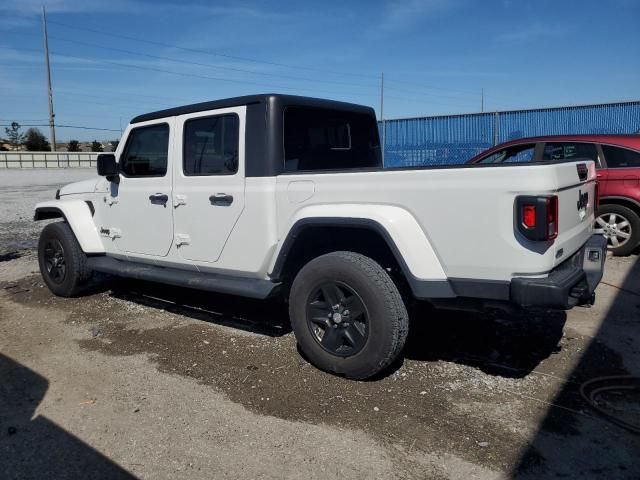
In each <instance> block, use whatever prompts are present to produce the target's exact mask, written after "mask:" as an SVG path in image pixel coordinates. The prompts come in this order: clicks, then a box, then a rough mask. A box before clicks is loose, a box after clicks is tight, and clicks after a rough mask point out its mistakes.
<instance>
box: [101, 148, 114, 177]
mask: <svg viewBox="0 0 640 480" xmlns="http://www.w3.org/2000/svg"><path fill="white" fill-rule="evenodd" d="M98 175H100V176H101V177H107V178H108V177H115V176H116V175H118V164H117V163H116V156H115V155H114V154H113V153H101V154H100V155H98Z"/></svg>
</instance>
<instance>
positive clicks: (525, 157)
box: [478, 143, 536, 163]
mask: <svg viewBox="0 0 640 480" xmlns="http://www.w3.org/2000/svg"><path fill="white" fill-rule="evenodd" d="M535 150H536V144H535V143H524V144H522V145H512V146H510V147H506V148H503V149H502V150H498V151H497V152H493V153H492V154H491V155H488V156H486V157H484V158H483V159H482V160H480V161H479V162H478V163H524V162H533V161H534V158H535Z"/></svg>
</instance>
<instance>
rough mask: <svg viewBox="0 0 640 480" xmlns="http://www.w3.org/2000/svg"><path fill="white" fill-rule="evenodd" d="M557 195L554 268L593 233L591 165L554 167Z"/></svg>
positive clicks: (588, 162)
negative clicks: (556, 233)
mask: <svg viewBox="0 0 640 480" xmlns="http://www.w3.org/2000/svg"><path fill="white" fill-rule="evenodd" d="M554 171H555V177H556V194H557V195H558V237H557V238H556V241H555V242H554V244H553V247H554V248H555V261H554V265H558V264H559V263H562V261H563V260H565V259H567V258H568V257H570V256H571V255H573V254H574V253H575V252H576V251H578V249H579V248H580V247H582V245H584V244H585V242H586V241H587V240H588V239H589V237H590V236H591V234H592V231H593V221H594V212H595V205H596V197H595V195H596V170H595V164H594V163H593V162H592V161H585V162H574V163H559V164H557V165H554Z"/></svg>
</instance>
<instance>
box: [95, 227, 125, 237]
mask: <svg viewBox="0 0 640 480" xmlns="http://www.w3.org/2000/svg"><path fill="white" fill-rule="evenodd" d="M100 235H102V236H103V237H109V238H112V239H115V238H120V237H122V232H121V231H120V229H119V228H105V227H100Z"/></svg>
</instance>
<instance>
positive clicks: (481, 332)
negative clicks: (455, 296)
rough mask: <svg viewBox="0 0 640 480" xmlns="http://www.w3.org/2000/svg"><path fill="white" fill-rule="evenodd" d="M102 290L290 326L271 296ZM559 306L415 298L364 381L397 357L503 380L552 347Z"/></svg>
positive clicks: (258, 324)
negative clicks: (397, 341)
mask: <svg viewBox="0 0 640 480" xmlns="http://www.w3.org/2000/svg"><path fill="white" fill-rule="evenodd" d="M108 288H109V290H110V295H112V296H114V297H116V298H119V299H122V300H127V301H130V302H134V303H137V304H140V305H144V306H147V307H151V308H158V309H162V310H166V311H169V312H172V313H176V314H179V315H184V316H187V317H190V318H194V319H197V320H201V321H205V322H210V323H214V324H217V325H224V326H228V327H232V328H238V329H241V330H245V331H250V332H252V333H257V334H260V335H267V336H272V337H278V336H281V335H285V334H288V333H290V332H291V325H290V323H289V316H288V311H287V306H286V304H285V303H284V302H282V301H279V300H268V301H263V300H252V299H247V298H242V297H235V296H231V295H222V294H215V293H211V292H203V291H199V290H193V289H189V288H181V287H175V286H171V285H163V284H157V283H153V282H144V281H138V280H131V279H114V280H112V281H111V283H110V284H109V287H108ZM565 319H566V315H565V314H564V312H547V311H545V312H539V313H535V312H517V313H509V314H507V313H502V312H495V311H494V312H482V313H469V312H455V311H451V310H436V309H434V308H432V307H430V306H429V305H428V304H420V305H419V306H418V307H417V308H414V309H413V310H412V313H411V328H410V331H409V338H408V341H407V346H406V348H405V350H404V353H403V355H401V356H400V358H399V359H398V360H397V361H396V362H394V363H393V364H392V365H391V366H390V367H389V368H388V369H386V370H385V371H384V372H382V373H381V374H380V375H379V376H376V377H375V378H373V379H372V380H379V379H381V378H384V377H386V376H388V375H390V374H392V373H393V372H394V371H396V370H397V369H399V368H400V367H401V366H402V364H403V360H404V358H409V359H413V360H418V361H436V360H447V361H452V362H456V363H460V364H465V365H469V366H473V367H475V368H478V369H480V370H482V371H483V372H485V373H489V374H492V375H499V376H503V377H509V378H521V377H524V376H526V375H528V374H529V373H530V372H531V371H532V370H533V369H534V368H536V366H537V365H538V364H539V363H540V362H541V361H542V360H544V359H545V358H547V357H548V356H549V355H552V354H553V353H556V352H558V351H559V348H560V347H559V341H560V339H561V338H562V329H563V326H564V323H565Z"/></svg>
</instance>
